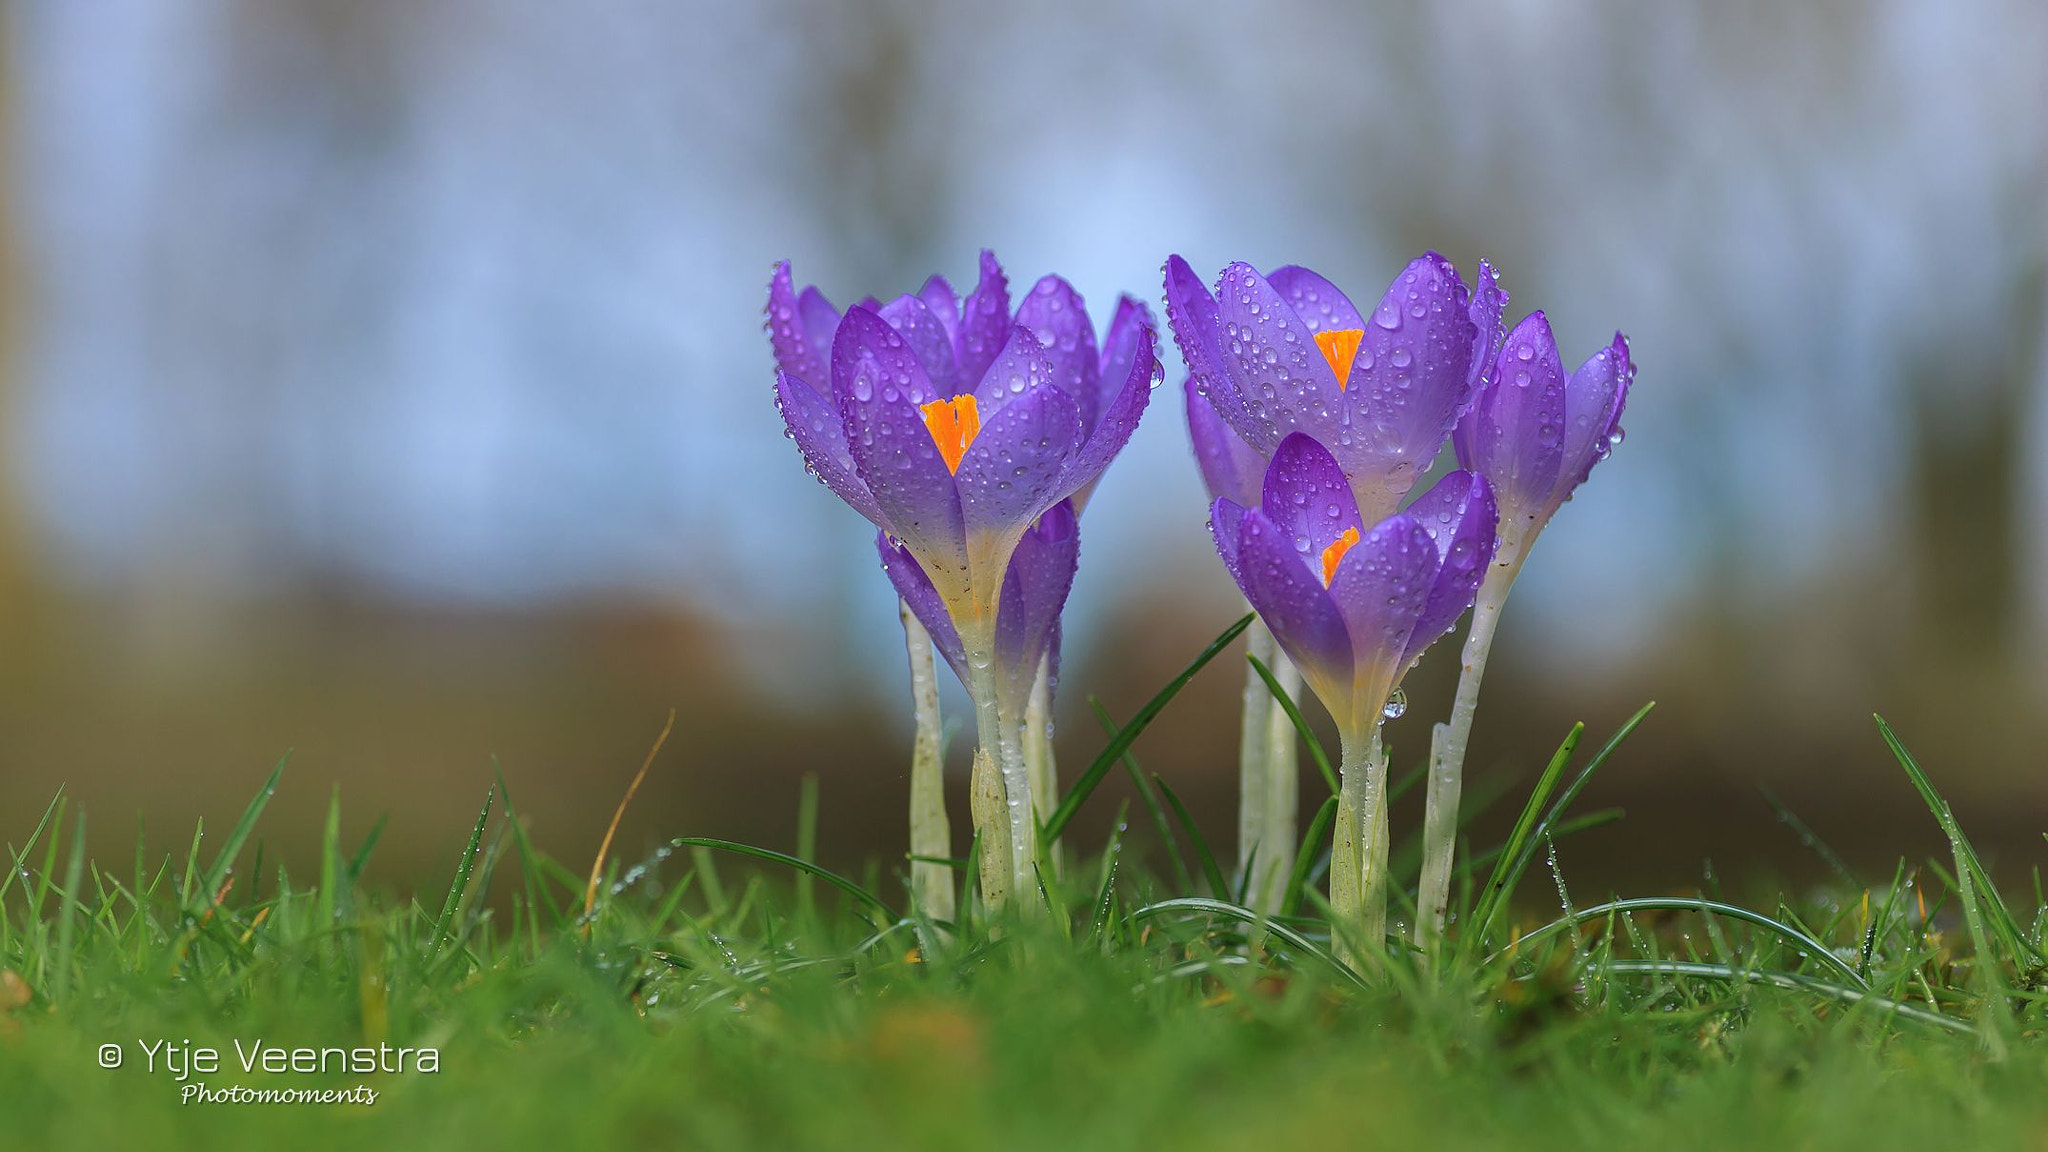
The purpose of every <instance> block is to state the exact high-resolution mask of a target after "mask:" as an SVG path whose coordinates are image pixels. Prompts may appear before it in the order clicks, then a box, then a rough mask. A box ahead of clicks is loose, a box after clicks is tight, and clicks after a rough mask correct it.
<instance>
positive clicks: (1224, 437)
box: [1181, 376, 1266, 506]
mask: <svg viewBox="0 0 2048 1152" xmlns="http://www.w3.org/2000/svg"><path fill="white" fill-rule="evenodd" d="M1181 391H1182V393H1183V394H1185V395H1186V397H1187V407H1188V440H1189V441H1190V442H1191V443H1193V444H1194V446H1195V465H1196V467H1198V468H1200V469H1201V472H1202V483H1203V485H1205V486H1206V487H1207V488H1208V489H1209V499H1210V500H1215V499H1217V498H1219V497H1228V498H1229V499H1231V500H1233V501H1236V502H1237V503H1239V504H1243V505H1253V506H1255V505H1257V504H1258V502H1259V490H1260V485H1261V484H1262V483H1263V482H1264V477H1265V470H1266V461H1265V460H1264V459H1262V458H1261V457H1260V456H1259V454H1258V453H1256V452H1254V451H1252V447H1251V445H1249V444H1247V443H1245V442H1244V437H1242V436H1239V435H1238V434H1237V432H1236V431H1235V430H1233V429H1232V428H1231V427H1230V425H1228V424H1225V423H1224V422H1223V417H1221V416H1218V415H1217V414H1216V409H1215V407H1214V406H1213V405H1211V404H1210V403H1209V401H1208V399H1207V398H1206V397H1204V396H1203V395H1202V394H1201V393H1200V392H1197V391H1196V390H1195V378H1194V377H1193V376H1189V377H1188V378H1187V381H1186V382H1185V383H1183V384H1182V385H1181Z"/></svg>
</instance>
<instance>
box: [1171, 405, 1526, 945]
mask: <svg viewBox="0 0 2048 1152" xmlns="http://www.w3.org/2000/svg"><path fill="white" fill-rule="evenodd" d="M1497 522H1498V517H1497V513H1496V510H1495V506H1494V499H1493V492H1492V487H1491V486H1490V485H1489V484H1488V483H1487V482H1486V480H1485V478H1484V477H1481V476H1479V475H1477V474H1475V473H1472V472H1466V471H1458V472H1453V473H1451V474H1449V475H1447V476H1445V477H1444V478H1443V479H1442V480H1440V481H1438V482H1437V483H1436V485H1435V486H1434V487H1432V488H1431V489H1430V490H1429V491H1428V492H1426V493H1424V494H1423V495H1422V497H1421V498H1420V499H1418V500H1417V501H1416V502H1415V503H1414V504H1413V505H1412V506H1411V507H1410V508H1409V509H1408V510H1407V511H1405V512H1397V513H1395V514H1393V515H1391V516H1388V517H1386V518H1385V519H1383V520H1381V521H1379V522H1378V523H1377V524H1368V523H1367V522H1366V521H1365V519H1364V517H1363V516H1362V514H1361V512H1360V509H1359V507H1358V501H1357V499H1356V497H1355V496H1354V495H1353V493H1352V488H1351V483H1350V480H1349V478H1348V477H1346V476H1345V474H1344V471H1343V469H1342V467H1341V466H1340V465H1339V464H1338V463H1337V459H1336V457H1335V456H1334V455H1332V454H1331V452H1330V451H1329V449H1327V448H1325V447H1324V446H1323V445H1322V444H1321V443H1320V442H1318V441H1316V440H1315V439H1313V438H1312V437H1310V436H1307V435H1305V434H1303V433H1300V432H1295V433H1291V434H1289V435H1288V437H1287V438H1286V439H1285V440H1282V441H1281V442H1280V446H1279V448H1278V449H1277V450H1275V452H1274V454H1273V462H1272V464H1271V465H1270V466H1269V467H1268V468H1267V469H1266V476H1265V483H1264V491H1263V493H1262V494H1261V497H1260V501H1259V504H1258V506H1257V507H1254V508H1245V507H1242V506H1240V505H1238V504H1236V503H1235V502H1233V501H1231V500H1230V499H1228V498H1223V499H1219V500H1217V501H1216V503H1215V505H1214V506H1213V507H1212V508H1211V511H1210V530H1211V531H1212V532H1213V533H1214V534H1215V538H1216V550H1217V551H1218V552H1219V553H1220V554H1221V555H1222V557H1223V563H1224V566H1225V567H1226V568H1228V569H1229V570H1230V574H1231V576H1232V577H1233V578H1234V579H1235V580H1236V581H1237V586H1238V587H1239V588H1240V589H1242V590H1243V592H1244V594H1245V598H1246V599H1247V600H1249V601H1251V604H1252V607H1253V608H1255V609H1256V610H1257V611H1258V613H1259V615H1260V616H1261V617H1262V618H1264V619H1265V621H1266V624H1267V626H1268V627H1270V628H1271V629H1272V631H1273V637H1274V639H1275V640H1276V641H1277V642H1278V643H1279V645H1280V647H1281V648H1282V649H1283V650H1284V651H1286V653H1287V655H1288V658H1289V659H1291V660H1293V661H1294V663H1295V665H1296V666H1298V667H1299V668H1300V669H1301V671H1302V676H1303V678H1304V679H1305V680H1306V681H1307V682H1308V685H1309V687H1310V688H1311V689H1313V690H1314V691H1315V694H1316V696H1317V698H1318V699H1320V700H1321V701H1322V702H1323V706H1324V707H1325V708H1327V709H1328V710H1329V712H1330V715H1331V717H1332V718H1333V719H1335V720H1336V722H1337V731H1338V734H1339V739H1340V742H1341V745H1342V750H1343V752H1342V767H1341V769H1340V771H1341V774H1342V779H1343V785H1342V790H1341V792H1340V794H1339V796H1338V806H1337V823H1336V832H1335V838H1334V840H1333V842H1332V848H1331V856H1330V904H1331V908H1332V910H1333V911H1334V912H1335V913H1336V914H1337V915H1338V918H1339V922H1340V924H1342V925H1343V926H1344V928H1345V929H1346V930H1351V931H1355V932H1356V933H1357V936H1358V938H1357V939H1355V940H1350V941H1347V942H1346V943H1348V944H1349V945H1350V947H1352V948H1354V949H1356V948H1360V947H1365V948H1371V947H1376V946H1377V942H1378V940H1379V939H1380V937H1381V935H1382V934H1383V933H1384V931H1385V919H1386V896H1385V885H1386V859H1387V844H1388V837H1387V818H1386V772H1387V769H1386V758H1385V756H1384V755H1382V754H1381V747H1380V735H1379V733H1380V723H1381V720H1382V717H1383V715H1384V713H1385V710H1386V707H1387V703H1388V701H1389V700H1390V699H1392V697H1393V694H1394V692H1395V690H1396V689H1397V688H1399V687H1400V683H1401V679H1402V677H1404V676H1405V675H1407V673H1408V670H1409V669H1410V668H1412V667H1414V666H1415V662H1416V661H1417V660H1419V659H1421V657H1422V653H1423V651H1424V649H1426V648H1428V647H1429V646H1430V644H1432V643H1434V642H1435V641H1436V640H1437V638H1438V637H1440V636H1442V635H1443V634H1444V633H1445V632H1447V631H1449V630H1450V629H1451V627H1452V626H1453V625H1454V624H1456V623H1457V621H1458V618H1459V617H1460V616H1462V615H1463V614H1464V612H1465V609H1466V608H1468V607H1470V606H1471V603H1472V596H1473V593H1474V592H1475V591H1476V590H1477V589H1478V587H1479V582H1480V579H1481V576H1482V574H1483V573H1484V571H1485V568H1486V565H1487V563H1488V561H1489V560H1491V559H1492V556H1493V548H1494V536H1495V528H1496V525H1497Z"/></svg>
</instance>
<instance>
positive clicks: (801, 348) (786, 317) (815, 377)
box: [767, 260, 836, 391]
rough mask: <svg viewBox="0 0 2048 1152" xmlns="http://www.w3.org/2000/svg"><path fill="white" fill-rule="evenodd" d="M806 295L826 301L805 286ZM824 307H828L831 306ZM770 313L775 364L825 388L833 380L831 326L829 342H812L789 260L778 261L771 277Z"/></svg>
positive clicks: (769, 290)
mask: <svg viewBox="0 0 2048 1152" xmlns="http://www.w3.org/2000/svg"><path fill="white" fill-rule="evenodd" d="M804 295H805V297H806V298H810V297H816V298H817V299H818V300H821V301H822V300H824V297H823V296H822V295H818V292H817V289H815V288H807V289H805V291H804ZM825 307H826V308H828V309H829V308H830V307H831V305H830V304H829V303H828V304H826V305H825ZM767 316H768V343H769V346H770V347H772V348H773V349H774V350H775V366H776V367H777V368H778V369H780V370H781V371H784V372H787V373H789V374H790V375H792V376H794V377H796V378H797V379H798V380H801V381H803V382H804V383H805V384H808V385H810V386H811V387H813V388H816V389H819V390H821V391H822V390H823V389H824V388H825V386H826V384H828V383H829V382H830V378H829V376H828V375H827V367H826V365H827V359H826V358H827V356H828V354H829V351H830V348H831V345H830V339H831V329H829V328H828V329H827V330H826V340H827V342H826V343H823V344H814V343H813V342H812V339H811V335H810V328H809V325H808V324H807V323H806V316H805V314H804V310H803V308H802V307H801V305H800V303H799V301H798V299H797V295H796V289H795V287H794V285H793V284H792V283H791V282H790V273H789V261H787V260H778V261H776V264H775V272H774V274H773V275H772V276H770V277H769V279H768V307H767ZM835 320H836V317H835Z"/></svg>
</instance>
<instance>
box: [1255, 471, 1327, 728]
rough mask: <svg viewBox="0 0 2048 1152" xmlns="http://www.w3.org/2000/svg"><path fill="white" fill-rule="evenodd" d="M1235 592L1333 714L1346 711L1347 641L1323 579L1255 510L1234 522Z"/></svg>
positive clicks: (1261, 513)
mask: <svg viewBox="0 0 2048 1152" xmlns="http://www.w3.org/2000/svg"><path fill="white" fill-rule="evenodd" d="M1237 569H1238V574H1239V579H1238V588H1239V589H1241V590H1242V591H1243V592H1244V595H1245V599H1247V600H1249V601H1251V605H1252V607H1253V608H1254V609H1256V610H1257V611H1258V613H1259V616H1260V618H1261V619H1263V620H1265V622H1266V627H1267V628H1269V629H1271V630H1272V632H1273V636H1274V638H1275V639H1276V640H1278V641H1279V642H1280V647H1281V648H1282V649H1284V650H1285V651H1286V653H1287V656H1288V658H1289V659H1291V660H1293V661H1294V662H1295V664H1297V665H1299V666H1300V668H1301V670H1302V673H1303V675H1304V676H1306V677H1307V678H1308V679H1309V681H1310V683H1311V684H1312V685H1313V686H1314V687H1315V690H1316V695H1317V696H1319V697H1321V698H1322V701H1323V703H1324V705H1325V706H1326V707H1328V708H1329V709H1330V710H1331V712H1332V713H1339V710H1340V709H1347V708H1348V700H1347V699H1346V697H1345V694H1346V693H1348V692H1349V690H1350V688H1349V686H1350V682H1351V674H1352V657H1351V653H1352V643H1351V637H1350V633H1349V632H1348V631H1347V630H1346V628H1345V625H1344V617H1343V614H1342V613H1340V612H1339V611H1338V610H1337V605H1336V603H1335V602H1334V601H1333V600H1332V599H1331V596H1330V593H1329V591H1328V590H1326V589H1325V588H1324V587H1323V584H1322V581H1321V580H1319V579H1317V577H1316V574H1315V573H1314V572H1312V571H1310V570H1309V566H1308V565H1307V564H1306V563H1304V562H1303V560H1302V558H1301V554H1300V553H1298V552H1296V551H1295V550H1294V544H1293V541H1292V540H1291V539H1290V538H1289V535H1288V534H1287V533H1286V532H1284V531H1282V530H1281V529H1280V528H1279V527H1278V526H1277V525H1275V524H1274V523H1273V522H1272V521H1271V520H1268V519H1266V515H1265V513H1263V512H1260V511H1259V510H1257V509H1251V510H1248V511H1246V512H1245V513H1244V515H1243V516H1242V518H1241V519H1239V521H1238V534H1237Z"/></svg>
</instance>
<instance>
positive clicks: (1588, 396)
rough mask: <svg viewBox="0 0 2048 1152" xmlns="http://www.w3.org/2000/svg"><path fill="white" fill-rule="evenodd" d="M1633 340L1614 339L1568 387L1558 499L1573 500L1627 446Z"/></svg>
mask: <svg viewBox="0 0 2048 1152" xmlns="http://www.w3.org/2000/svg"><path fill="white" fill-rule="evenodd" d="M1635 374H1636V366H1635V362H1634V361H1632V360H1630V359H1629V352H1628V338H1627V337H1625V336H1623V335H1622V334H1621V333H1619V332H1616V333H1615V334H1614V343H1612V344H1610V345H1608V346H1607V347H1605V348H1602V349H1601V350H1599V351H1598V352H1595V353H1593V355H1592V356H1591V357H1589V358H1588V359H1587V360H1586V362H1585V363H1584V364H1581V365H1579V370H1578V371H1577V372H1574V373H1572V378H1571V380H1570V381H1569V382H1568V383H1567V384H1566V385H1565V416H1566V418H1567V419H1566V423H1565V427H1564V459H1563V462H1562V467H1561V469H1560V472H1559V478H1560V479H1561V480H1562V481H1563V483H1562V484H1561V485H1560V490H1559V494H1557V496H1556V500H1557V501H1558V502H1559V503H1562V502H1563V501H1565V500H1569V499H1571V498H1572V493H1573V492H1574V491H1576V490H1577V489H1578V486H1579V485H1581V484H1584V483H1585V482H1586V477H1587V476H1589V475H1591V474H1592V472H1593V465H1595V464H1598V463H1599V462H1600V461H1602V460H1605V459H1606V458H1607V454H1608V453H1609V452H1612V451H1613V450H1614V445H1616V444H1618V443H1620V441H1621V410H1622V408H1624V407H1625V406H1627V404H1628V386H1629V383H1630V381H1632V380H1634V379H1635Z"/></svg>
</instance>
